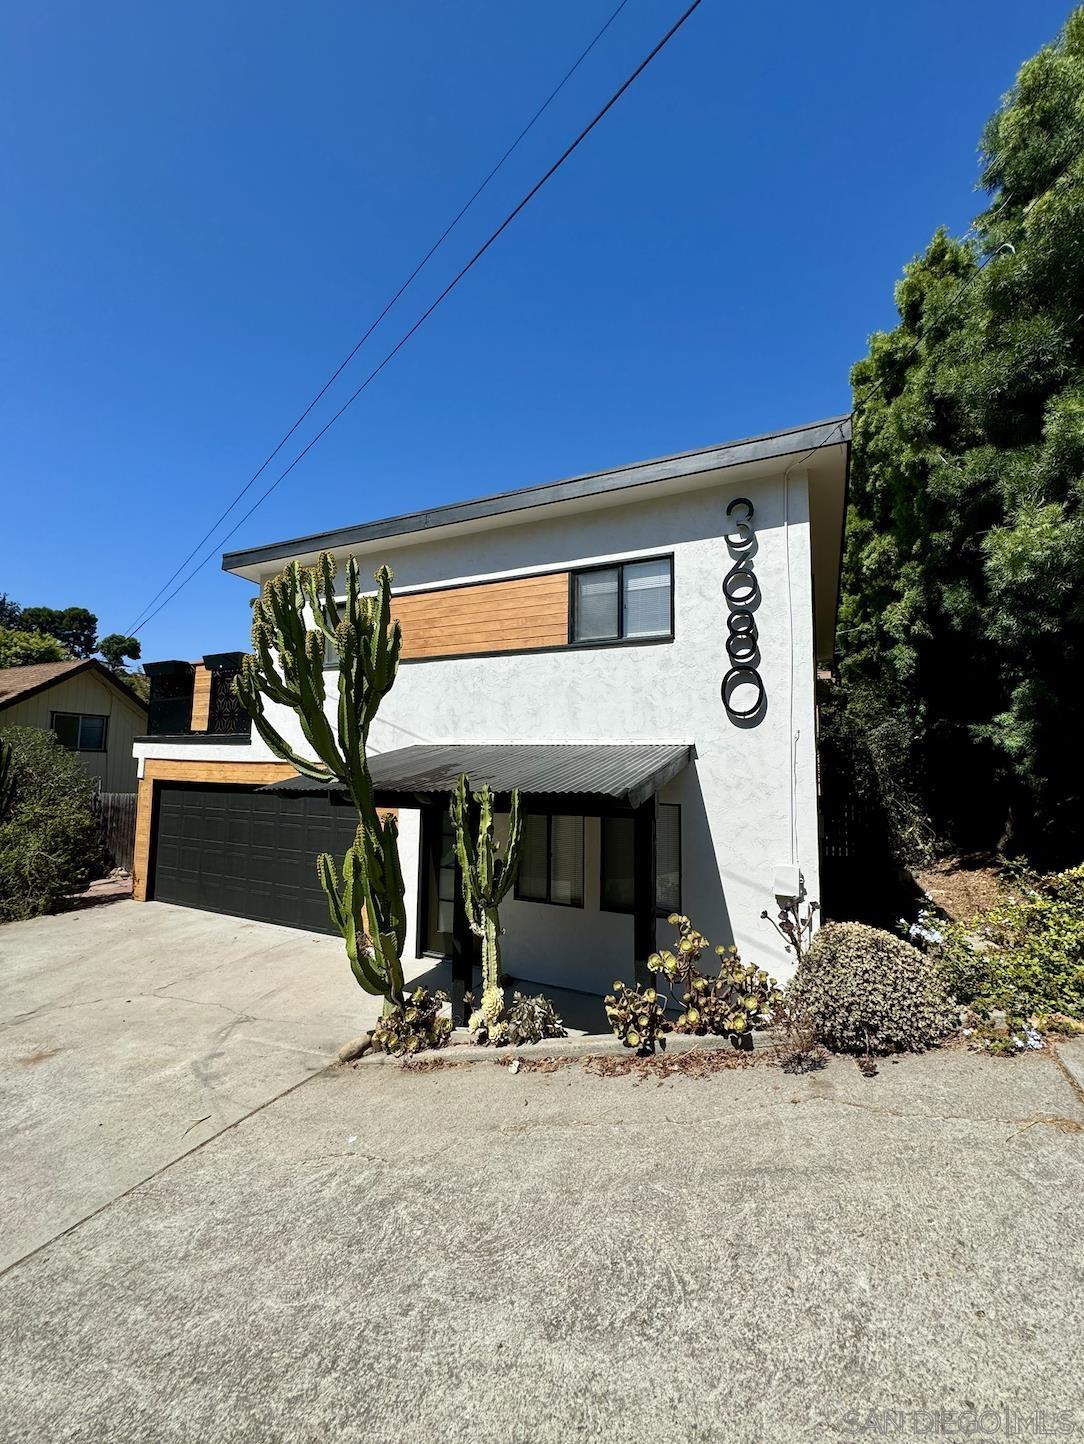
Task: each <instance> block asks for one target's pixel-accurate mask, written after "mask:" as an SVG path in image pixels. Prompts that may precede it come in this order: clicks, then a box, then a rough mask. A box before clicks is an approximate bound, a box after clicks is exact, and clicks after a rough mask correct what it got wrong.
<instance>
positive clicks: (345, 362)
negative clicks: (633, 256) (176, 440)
mask: <svg viewBox="0 0 1084 1444" xmlns="http://www.w3.org/2000/svg"><path fill="white" fill-rule="evenodd" d="M628 3H629V0H621V3H620V4H619V5H618V6H617V7H616V9H614V10H613V11H612V12H611V13H610V16H609V19H608V20H607V21H606V23H605V24H604V25H603V26H602V28H601V30H598V31H596V32H595V35H594V36H593V38H592V39H591V41H590V43H589V44H588V45H587V46H586V47H585V48H584V49H583V50H581V51H580V53H579V55H578V56H577V58H576V60H575V62H574V63H573V64H572V65H571V66H570V67H569V69H568V70H566V71H565V73H564V75H563V76H562V77H561V79H560V80H559V81H558V82H557V84H556V85H555V86H554V88H553V89H552V90H551V91H550V93H549V95H547V97H546V99H545V100H544V101H543V102H542V104H541V105H540V106H539V107H538V109H537V110H536V111H535V113H534V115H532V116H531V118H530V120H529V121H528V122H527V124H526V125H525V126H524V127H523V129H522V130H521V131H520V133H519V134H518V135H517V136H516V138H515V140H514V141H513V142H512V144H511V145H510V146H509V147H508V149H507V150H506V151H505V152H504V153H503V155H502V156H501V157H500V159H499V160H498V161H497V164H496V165H495V166H494V167H493V169H492V170H491V171H490V172H489V174H488V175H487V176H486V177H485V179H484V180H483V181H482V183H481V185H479V186H478V188H477V189H476V190H475V191H474V192H473V194H472V195H471V196H470V198H469V199H468V200H467V201H465V202H464V204H463V205H462V206H461V207H460V208H459V210H458V211H457V212H456V214H455V215H454V216H453V217H452V219H451V220H450V221H449V222H448V224H447V225H446V226H445V228H444V230H443V231H442V232H441V233H440V235H439V236H438V237H437V239H436V240H435V241H434V242H433V244H432V245H431V246H430V247H429V249H428V250H427V251H426V253H425V255H424V256H423V257H422V258H421V260H420V261H419V262H418V264H417V265H416V266H415V267H414V269H413V270H412V271H411V273H410V275H409V276H407V278H406V280H405V281H404V282H403V284H402V285H401V286H400V287H399V289H398V290H397V291H396V292H395V293H394V295H392V297H391V298H390V300H388V301H387V302H386V303H385V305H384V306H383V308H382V309H381V310H380V312H379V313H378V315H377V316H376V317H375V319H374V320H373V321H372V322H371V323H370V325H369V327H368V328H367V330H366V331H365V332H364V334H363V335H362V336H361V337H360V339H359V340H358V342H357V344H356V345H355V346H354V347H353V349H352V350H351V351H350V352H349V353H348V354H347V355H346V356H345V357H344V358H343V359H342V361H341V362H340V363H339V365H338V366H337V367H336V368H335V370H334V371H333V372H332V373H331V375H330V376H329V377H328V379H327V380H326V381H325V382H324V384H323V386H321V388H320V390H319V391H318V392H317V393H316V395H315V396H314V397H313V398H312V400H311V401H310V402H309V404H308V405H307V406H306V407H305V409H304V411H303V412H302V413H301V415H300V416H299V417H298V418H297V420H296V421H295V422H294V424H293V425H292V426H291V427H290V429H289V431H287V432H285V433H284V435H283V436H282V437H281V439H280V440H279V441H278V443H277V444H276V446H275V448H274V450H273V451H271V452H269V453H268V455H267V456H266V457H265V458H264V460H263V461H262V462H261V463H260V465H259V466H258V467H257V468H256V470H255V471H254V472H253V473H252V475H251V476H250V477H249V479H248V481H246V482H245V484H244V486H243V487H242V488H241V490H240V491H239V492H238V493H237V495H236V496H235V497H234V498H233V500H232V501H231V502H230V504H229V506H228V507H227V508H226V510H225V511H224V512H222V514H221V515H220V516H219V517H218V518H217V520H215V521H214V522H212V524H211V525H210V526H209V527H208V528H207V530H206V531H205V532H204V534H203V536H201V537H200V539H199V541H198V542H197V543H196V545H195V546H194V547H193V548H192V550H191V551H190V552H189V553H188V555H187V556H186V557H185V559H184V561H183V562H181V564H180V566H178V567H177V569H176V571H174V572H173V573H172V575H171V576H169V577H167V579H166V580H165V581H164V582H163V583H162V585H161V586H160V587H159V589H158V590H157V591H156V592H155V594H154V596H153V597H151V599H150V601H149V602H148V603H147V605H146V606H145V607H144V608H143V610H142V611H141V612H140V613H139V615H138V616H137V617H136V619H135V622H134V623H133V624H132V626H131V627H130V628H129V629H128V630H129V633H132V632H134V630H135V628H136V627H137V626H139V625H140V624H141V621H142V619H143V617H144V616H145V615H146V613H147V612H149V611H150V609H151V607H153V606H154V604H155V602H156V601H157V600H158V598H159V597H160V596H161V595H162V593H163V592H164V591H165V590H166V588H167V587H169V586H170V585H171V584H172V583H173V582H174V581H175V580H176V579H177V577H179V576H180V574H181V572H183V571H184V569H185V567H186V566H187V565H188V563H189V562H190V561H191V560H192V558H193V557H194V556H195V555H196V553H197V552H198V551H199V549H200V547H202V546H203V544H204V542H205V541H207V540H208V538H209V537H211V536H213V535H214V533H215V532H216V531H217V530H218V528H219V527H220V526H221V525H222V523H223V522H224V521H225V520H226V518H227V517H228V516H229V514H230V512H231V511H232V510H233V509H234V507H235V506H236V505H237V503H238V502H239V501H240V500H241V498H242V497H243V496H244V495H245V493H246V492H247V491H248V490H249V488H250V487H252V486H254V485H255V483H256V482H257V481H258V480H259V479H260V477H261V476H262V475H263V473H264V472H265V471H266V470H267V468H268V467H269V466H270V465H271V463H272V461H274V459H275V457H276V456H278V454H279V452H280V451H281V450H282V448H283V447H284V446H285V445H286V443H287V442H288V441H289V439H290V437H291V436H293V434H294V432H295V431H296V430H297V428H298V427H299V426H300V425H301V424H302V422H303V421H305V419H306V418H307V417H308V416H309V414H310V412H311V411H312V410H313V408H314V407H315V406H316V405H317V404H318V403H319V402H320V401H322V400H323V398H324V396H325V395H326V394H327V392H328V391H329V390H330V389H331V387H332V386H333V385H334V384H335V382H336V381H337V380H338V379H339V377H340V376H341V375H342V373H343V372H344V371H345V370H346V368H347V366H349V365H350V362H351V361H353V359H354V357H355V356H356V355H357V354H358V352H359V351H360V350H361V348H362V347H363V346H364V345H365V343H366V341H368V339H369V337H370V336H371V335H372V334H373V332H374V331H375V330H376V328H377V327H378V326H379V325H380V323H381V321H383V319H384V317H385V316H386V315H387V314H388V312H389V311H390V310H391V309H392V307H393V306H394V305H395V303H396V302H397V301H398V300H399V299H400V297H401V296H402V295H403V294H404V292H405V291H407V290H408V289H409V287H410V286H411V284H412V283H413V281H414V280H415V279H416V278H417V276H418V275H419V274H420V273H421V271H422V270H423V269H424V268H425V266H426V265H427V264H428V262H429V261H431V260H432V258H433V257H434V256H435V255H436V253H437V251H439V250H440V248H441V246H442V245H443V244H444V242H445V241H446V240H447V239H448V237H449V236H450V235H451V234H452V232H453V231H454V230H455V228H456V226H457V225H458V224H459V222H460V221H461V220H462V219H463V217H464V216H465V215H466V214H467V212H468V211H469V210H470V208H471V206H472V205H473V204H474V202H475V201H476V200H477V199H478V197H479V196H480V195H481V194H482V192H483V191H484V190H485V189H486V187H487V186H488V185H489V183H490V181H491V180H492V179H493V178H494V176H495V175H496V174H497V172H498V171H499V170H500V169H501V167H502V166H503V165H504V163H505V161H506V160H507V159H508V157H509V156H510V155H511V154H512V152H513V151H514V150H516V149H517V147H518V146H519V144H520V142H521V141H522V140H524V139H525V138H526V136H527V134H528V133H529V132H530V131H531V130H532V129H533V128H534V125H535V123H536V122H537V121H538V120H540V119H541V118H542V116H543V115H544V114H545V112H546V111H547V110H548V109H549V107H550V106H551V105H552V104H553V102H554V101H555V100H556V99H557V97H558V95H560V93H561V91H562V90H563V89H564V88H565V86H566V85H567V84H568V82H569V81H570V80H571V79H572V77H573V76H574V75H575V73H576V71H577V70H579V68H580V66H581V65H582V64H583V62H584V61H585V60H586V59H587V57H588V56H589V55H590V54H591V51H592V50H594V48H595V46H596V45H597V44H598V42H599V41H600V40H601V39H602V37H603V36H604V35H605V34H606V32H607V30H609V28H610V26H611V25H612V24H613V23H614V21H615V20H616V19H617V17H618V16H619V15H620V14H621V12H622V10H624V8H625V6H626V5H627V4H628Z"/></svg>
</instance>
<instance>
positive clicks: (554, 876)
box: [516, 813, 583, 907]
mask: <svg viewBox="0 0 1084 1444" xmlns="http://www.w3.org/2000/svg"><path fill="white" fill-rule="evenodd" d="M516 897H518V898H521V899H523V900H524V901H526V902H548V903H559V904H560V905H561V906H563V907H583V818H582V817H569V816H556V817H547V816H546V815H544V814H542V815H539V814H532V813H528V815H527V817H526V819H525V821H524V824H523V841H522V843H521V844H520V853H519V872H518V873H517V875H516Z"/></svg>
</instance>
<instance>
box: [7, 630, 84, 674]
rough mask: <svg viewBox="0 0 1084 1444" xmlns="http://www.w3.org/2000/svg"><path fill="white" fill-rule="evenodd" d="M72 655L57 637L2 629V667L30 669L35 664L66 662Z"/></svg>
mask: <svg viewBox="0 0 1084 1444" xmlns="http://www.w3.org/2000/svg"><path fill="white" fill-rule="evenodd" d="M70 655H71V654H70V653H69V652H68V650H67V648H66V647H64V646H62V644H61V643H60V642H58V641H57V639H56V638H55V637H46V636H43V635H42V634H41V633H40V632H15V631H12V630H11V628H10V627H0V667H28V666H30V665H31V663H33V662H65V661H67V660H68V658H69V656H70Z"/></svg>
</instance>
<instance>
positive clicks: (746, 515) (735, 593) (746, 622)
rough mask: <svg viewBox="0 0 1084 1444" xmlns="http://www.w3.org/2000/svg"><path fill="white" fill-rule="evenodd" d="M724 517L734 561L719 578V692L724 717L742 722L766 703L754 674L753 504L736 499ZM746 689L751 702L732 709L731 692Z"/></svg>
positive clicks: (756, 651) (756, 648)
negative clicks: (722, 641)
mask: <svg viewBox="0 0 1084 1444" xmlns="http://www.w3.org/2000/svg"><path fill="white" fill-rule="evenodd" d="M726 514H727V516H728V518H729V519H730V523H731V528H732V529H731V530H730V531H728V532H726V533H725V537H726V544H727V546H728V547H729V548H730V551H731V552H732V553H733V554H734V555H735V556H736V557H737V560H736V561H735V563H734V565H733V566H732V567H731V568H730V570H729V571H728V572H727V574H726V576H725V577H724V578H723V596H724V597H726V600H727V605H728V606H729V608H730V615H729V616H728V617H727V619H726V630H727V638H726V654H727V656H728V657H729V659H730V669H729V671H728V672H727V674H726V676H725V677H724V678H723V683H722V687H721V689H720V690H721V693H722V698H723V706H724V707H725V708H726V711H727V716H728V717H729V718H730V719H731V721H733V722H745V721H748V720H749V719H750V718H752V717H755V716H757V714H758V713H759V712H760V711H761V709H762V708H763V707H764V704H765V702H766V700H767V698H766V695H765V692H764V683H763V682H762V681H761V677H760V673H759V672H758V671H757V665H758V664H759V662H760V643H759V641H758V638H757V623H756V618H755V617H754V615H753V608H754V607H755V606H756V605H757V603H758V602H759V600H760V583H759V582H758V581H757V578H756V574H755V573H754V571H753V557H752V548H753V542H754V540H755V537H754V533H753V503H752V502H751V501H750V500H749V499H748V498H747V497H744V496H736V497H735V498H734V500H733V501H732V502H731V503H730V505H729V506H728V507H727V509H726ZM748 686H751V687H752V688H753V689H754V696H753V701H752V702H750V703H749V704H748V705H747V706H744V707H738V706H735V704H734V694H735V692H736V691H737V690H738V689H739V687H748Z"/></svg>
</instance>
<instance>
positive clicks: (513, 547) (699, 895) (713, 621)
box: [171, 473, 819, 990]
mask: <svg viewBox="0 0 1084 1444" xmlns="http://www.w3.org/2000/svg"><path fill="white" fill-rule="evenodd" d="M786 491H787V493H788V495H787V496H786V497H785V494H784V493H785V487H784V481H783V476H782V473H780V474H779V475H777V476H775V477H774V478H770V479H762V480H758V481H755V482H754V481H751V480H744V481H741V480H737V479H736V480H735V481H733V482H731V483H727V484H722V485H718V486H715V487H712V488H711V489H708V490H705V489H699V490H696V491H690V492H687V493H684V494H679V495H676V496H674V495H671V496H667V497H665V498H658V497H656V498H655V499H649V498H646V497H645V499H643V500H640V501H630V500H629V498H628V495H627V493H626V494H625V495H624V496H622V498H621V500H620V504H618V505H608V506H598V507H596V508H595V509H592V510H589V511H585V512H580V513H578V514H575V515H571V516H569V515H566V516H564V517H553V518H546V517H545V515H544V513H540V515H539V519H537V520H531V521H524V520H523V519H522V513H521V514H520V516H519V518H517V519H516V520H515V522H514V523H513V524H510V525H506V526H503V527H500V528H496V529H492V530H489V531H487V532H484V533H481V534H475V535H473V536H463V537H459V538H454V539H453V538H449V539H447V540H437V539H433V540H424V541H421V542H412V543H410V544H407V545H402V544H400V543H398V542H396V541H392V542H390V543H387V544H385V545H383V546H382V547H381V549H380V551H379V552H371V553H370V554H369V555H368V556H367V558H366V564H367V565H366V569H367V570H368V569H369V567H368V561H369V559H370V557H371V564H372V569H375V567H376V565H378V564H379V563H380V562H387V563H388V564H389V565H390V566H391V567H392V569H393V571H394V573H395V585H396V586H400V587H418V586H427V585H447V584H449V583H452V582H457V581H466V580H472V579H476V578H477V579H481V578H485V577H492V576H496V575H501V574H507V573H516V572H521V571H525V570H532V569H537V570H547V569H550V568H554V567H564V566H575V565H577V564H581V563H592V562H598V561H603V560H609V559H617V558H622V557H629V556H636V555H647V554H652V553H656V552H665V551H673V553H674V588H675V640H674V641H673V642H662V643H658V644H655V645H649V646H630V647H604V648H593V649H586V650H579V649H568V650H561V651H554V652H541V653H535V654H528V655H519V656H517V655H509V656H490V657H478V658H469V659H460V660H445V661H425V662H416V663H409V664H404V665H403V666H402V667H401V669H400V672H399V676H398V678H397V680H396V684H395V687H394V689H393V690H392V692H391V693H390V694H389V695H388V697H387V698H386V699H385V702H384V704H383V706H382V708H381V711H380V715H379V716H378V718H377V719H376V722H375V723H374V726H373V730H372V734H371V745H372V748H373V750H374V751H384V750H388V749H391V748H396V747H403V746H407V745H409V744H410V743H416V742H464V741H469V742H532V741H537V742H631V741H645V742H691V743H693V744H694V745H695V747H696V754H697V755H696V760H695V762H694V763H693V765H692V766H691V767H690V768H689V769H688V770H687V771H686V772H685V773H684V774H683V775H682V776H680V777H679V778H677V779H676V780H675V781H674V782H673V783H672V784H670V785H669V786H668V787H667V789H666V790H665V792H664V794H663V800H664V801H672V802H679V803H680V804H681V805H682V834H683V836H682V854H683V905H684V908H685V911H686V912H688V913H689V914H690V916H691V917H693V919H694V920H695V922H696V923H697V925H698V926H699V927H700V928H702V929H703V930H704V931H706V932H707V933H708V934H709V936H710V937H711V938H712V940H713V942H721V943H731V942H733V943H736V944H737V946H738V948H739V949H740V950H741V952H742V955H743V956H744V957H745V958H746V959H748V960H750V961H755V962H757V963H759V964H762V965H764V966H768V967H770V968H771V969H772V970H773V971H774V972H775V973H776V974H777V976H780V977H785V976H787V975H788V974H789V971H790V965H789V961H788V959H787V957H786V955H785V954H784V953H783V951H782V948H781V946H780V945H779V943H778V939H777V938H776V935H775V933H774V932H773V930H772V929H771V928H770V927H769V926H768V924H767V923H766V922H764V921H762V920H761V917H760V914H761V912H762V911H763V910H764V909H765V908H771V907H772V906H773V895H772V882H773V873H774V869H775V867H776V866H777V865H779V864H782V863H787V862H789V861H790V860H791V858H792V828H793V838H794V843H793V847H794V852H795V853H796V858H797V861H798V862H799V864H800V866H801V868H802V872H803V875H804V879H805V884H806V888H807V893H808V896H810V897H814V898H815V897H817V895H818V890H819V878H818V840H817V838H818V834H817V805H816V760H815V738H814V665H813V617H812V598H811V583H810V554H809V497H808V490H807V486H806V480H805V477H804V476H802V475H795V474H792V476H791V477H790V480H789V483H788V485H787V487H786ZM735 495H744V496H748V497H749V498H750V500H751V501H752V502H753V504H754V507H755V512H756V514H755V520H754V525H755V528H756V537H757V546H756V552H755V556H754V561H753V565H754V568H755V570H756V573H757V576H758V578H759V582H760V591H761V599H760V603H759V607H758V608H757V613H756V617H757V627H758V631H759V637H760V650H761V664H760V673H761V676H762V678H763V681H764V685H765V689H766V692H767V699H768V700H767V710H766V713H765V715H764V717H763V719H762V720H761V721H760V722H759V723H758V725H756V726H743V725H736V724H735V723H734V722H732V721H731V720H730V719H729V718H728V716H727V713H726V712H725V710H724V708H723V706H722V703H721V699H720V683H721V681H722V677H723V675H724V673H725V671H726V669H727V666H728V661H727V657H726V652H725V638H726V635H727V633H726V618H727V615H728V607H727V604H726V600H725V598H724V596H723V593H722V581H723V577H724V576H725V574H726V572H727V570H728V569H729V567H730V566H731V565H732V561H733V558H732V556H731V554H730V552H729V551H728V549H727V547H726V544H725V541H724V540H723V539H722V533H723V531H724V530H725V529H726V523H725V507H726V504H727V502H728V501H729V500H730V499H731V498H732V497H733V496H735ZM785 509H786V510H787V512H788V514H789V526H788V527H784V510H785ZM788 574H789V583H790V584H789V588H788ZM269 710H270V711H271V712H272V713H274V714H275V722H276V725H277V726H279V727H280V728H281V730H282V731H283V733H284V734H285V735H286V736H287V737H288V738H289V739H290V740H291V742H293V743H294V745H300V742H301V739H300V732H299V729H298V727H297V724H296V721H295V719H294V718H293V717H292V716H291V715H289V714H287V713H284V712H282V711H281V710H280V709H274V708H272V709H269ZM223 751H224V752H228V755H229V756H230V757H231V758H234V759H238V758H239V755H240V754H239V752H238V749H236V748H229V749H223ZM203 753H204V749H203V748H202V747H201V748H199V749H193V748H186V749H184V752H183V755H184V756H186V757H193V756H197V755H199V756H202V755H203ZM171 755H177V754H171ZM207 755H208V756H218V755H219V753H218V751H217V750H216V749H213V748H208V749H207ZM248 755H250V756H257V757H264V756H267V755H269V754H267V752H266V751H265V749H264V748H263V746H262V744H261V743H260V742H259V740H258V739H254V742H253V751H252V752H251V753H250V754H248ZM792 772H793V789H792ZM792 796H793V807H792ZM597 839H598V824H597V822H591V821H589V822H588V824H587V837H586V847H585V887H586V898H585V907H584V908H583V909H582V910H581V909H569V908H562V907H553V906H546V905H543V904H537V903H523V902H515V901H514V900H510V901H509V902H507V903H506V904H505V905H504V909H503V912H502V918H503V920H504V922H505V924H506V927H507V937H506V939H505V964H506V967H507V969H508V971H509V972H510V973H512V974H513V975H519V976H525V977H531V978H534V979H537V980H538V981H540V982H552V983H554V984H561V985H563V986H568V987H580V988H584V989H587V990H596V989H598V988H602V987H606V986H608V984H609V983H610V982H611V981H612V980H613V978H614V977H617V976H619V975H621V974H622V972H623V973H624V974H625V975H626V976H631V968H632V956H631V952H632V922H631V919H630V918H628V917H622V916H616V915H613V914H608V913H600V912H599V911H598V903H597V898H598V865H599V864H598V840H597ZM402 854H403V871H404V874H405V876H406V878H407V880H408V887H409V888H410V892H411V897H410V899H409V900H410V903H411V908H412V913H413V909H414V905H415V903H416V899H415V897H414V893H415V892H416V879H417V872H418V867H417V823H416V816H415V817H413V819H412V817H411V815H404V817H403V829H402ZM666 934H667V929H666V926H665V924H664V923H662V924H660V939H662V938H664V937H665V936H666ZM415 936H416V932H415V927H414V919H413V916H412V919H411V930H410V937H411V940H413V939H414V937H415Z"/></svg>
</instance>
